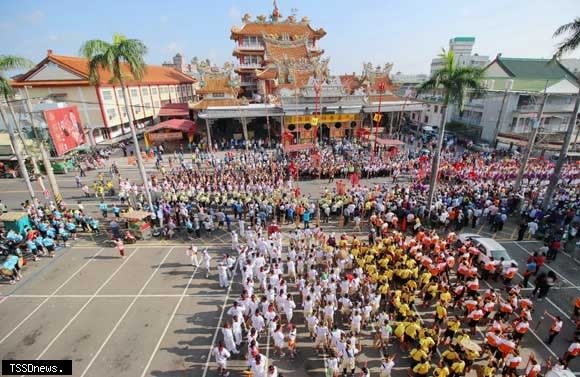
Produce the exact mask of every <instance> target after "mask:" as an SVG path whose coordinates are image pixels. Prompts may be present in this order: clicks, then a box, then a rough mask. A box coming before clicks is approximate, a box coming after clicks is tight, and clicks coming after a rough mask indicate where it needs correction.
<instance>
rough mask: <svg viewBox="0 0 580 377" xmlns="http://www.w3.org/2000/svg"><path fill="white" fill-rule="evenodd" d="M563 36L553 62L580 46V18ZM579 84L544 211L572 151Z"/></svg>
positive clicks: (579, 104)
mask: <svg viewBox="0 0 580 377" xmlns="http://www.w3.org/2000/svg"><path fill="white" fill-rule="evenodd" d="M563 34H567V36H566V38H565V39H564V40H563V41H562V42H560V43H559V44H558V48H557V49H556V52H555V53H554V57H553V60H556V59H559V58H561V57H562V55H564V54H565V53H568V52H572V51H574V50H576V49H577V48H578V47H579V46H580V17H577V18H575V19H574V21H572V22H569V23H567V24H564V25H562V26H560V27H559V28H558V29H556V31H555V32H554V38H556V37H559V36H561V35H563ZM576 82H577V84H578V87H579V88H578V93H577V94H576V101H575V104H574V110H573V111H572V116H571V117H570V122H569V123H568V129H567V130H566V136H564V142H563V143H562V149H561V150H560V155H559V156H558V161H557V162H556V167H555V168H554V174H552V176H551V177H550V183H549V185H548V188H547V189H546V193H545V194H544V200H543V201H542V207H543V208H544V210H547V209H548V208H550V204H551V203H552V198H553V197H554V193H555V192H556V187H557V186H558V181H559V180H560V175H561V174H562V169H563V168H564V164H565V162H566V159H567V158H568V150H569V149H570V142H571V141H572V135H573V134H574V129H576V128H577V127H576V119H577V118H578V108H579V107H580V81H578V80H576Z"/></svg>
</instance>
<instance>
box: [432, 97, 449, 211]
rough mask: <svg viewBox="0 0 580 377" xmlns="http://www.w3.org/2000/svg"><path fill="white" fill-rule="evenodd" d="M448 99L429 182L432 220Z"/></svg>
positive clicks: (442, 110) (442, 111)
mask: <svg viewBox="0 0 580 377" xmlns="http://www.w3.org/2000/svg"><path fill="white" fill-rule="evenodd" d="M447 102H448V101H445V102H443V105H441V123H440V127H439V136H438V137H437V148H435V150H434V151H433V156H432V160H431V161H432V163H431V179H430V182H429V196H428V197H427V218H428V221H429V222H430V221H431V207H432V206H433V200H434V199H435V193H436V192H437V175H438V173H439V161H440V158H441V156H440V154H441V149H442V148H443V139H444V136H445V118H447V109H448V105H447V104H446V103H447Z"/></svg>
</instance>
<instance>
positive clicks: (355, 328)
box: [350, 310, 362, 335]
mask: <svg viewBox="0 0 580 377" xmlns="http://www.w3.org/2000/svg"><path fill="white" fill-rule="evenodd" d="M361 323H362V316H361V315H360V311H359V310H355V311H354V314H353V315H352V317H351V319H350V331H352V332H353V333H354V334H357V335H358V334H359V333H360V325H361Z"/></svg>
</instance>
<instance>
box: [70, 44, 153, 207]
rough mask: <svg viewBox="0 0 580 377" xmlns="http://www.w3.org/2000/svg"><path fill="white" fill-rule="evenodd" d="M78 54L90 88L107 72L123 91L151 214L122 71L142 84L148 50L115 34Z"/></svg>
mask: <svg viewBox="0 0 580 377" xmlns="http://www.w3.org/2000/svg"><path fill="white" fill-rule="evenodd" d="M80 53H81V55H82V56H84V57H86V58H87V59H88V60H89V79H90V81H91V82H92V83H93V84H97V83H99V81H100V71H101V70H107V71H109V72H111V74H112V76H113V79H112V81H114V82H118V83H119V85H120V86H121V88H122V90H123V98H124V101H125V110H126V112H127V115H128V116H129V127H130V129H131V136H132V137H133V144H134V145H135V157H136V158H137V165H138V166H139V172H140V173H141V179H142V180H143V186H144V188H145V195H146V197H147V203H148V205H149V210H150V211H153V202H152V200H151V192H150V190H149V182H148V181H147V174H146V173H145V166H144V165H143V159H142V158H141V148H140V147H139V140H138V139H137V133H136V132H135V125H134V124H133V123H134V120H133V113H132V111H131V109H130V108H129V98H128V95H127V87H126V86H125V79H126V72H124V71H125V70H124V69H123V68H128V70H129V72H130V74H131V76H132V78H133V79H135V80H137V81H139V80H141V79H142V78H143V74H144V73H145V61H144V59H143V56H144V55H145V54H146V53H147V47H146V46H145V44H144V43H143V42H141V41H140V40H138V39H129V38H127V37H125V36H124V35H121V34H114V35H113V42H112V43H109V42H106V41H103V40H100V39H93V40H90V41H86V42H85V43H84V44H83V45H82V47H81V49H80Z"/></svg>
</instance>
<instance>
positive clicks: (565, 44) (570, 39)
mask: <svg viewBox="0 0 580 377" xmlns="http://www.w3.org/2000/svg"><path fill="white" fill-rule="evenodd" d="M562 34H570V35H569V36H567V37H566V39H564V41H562V42H560V44H558V49H557V50H556V53H555V54H554V57H555V58H558V59H560V58H561V57H562V55H563V54H565V53H567V52H572V51H574V50H576V49H577V48H578V47H579V46H580V17H576V18H575V19H574V21H572V22H569V23H567V24H564V25H562V26H560V27H559V28H557V29H556V31H555V32H554V36H553V37H554V38H556V37H559V36H561V35H562Z"/></svg>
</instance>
